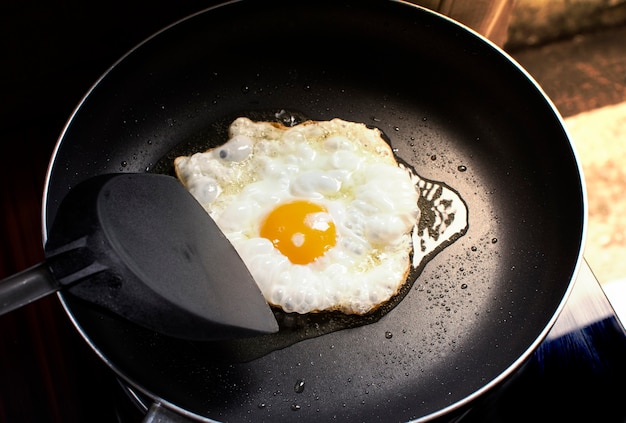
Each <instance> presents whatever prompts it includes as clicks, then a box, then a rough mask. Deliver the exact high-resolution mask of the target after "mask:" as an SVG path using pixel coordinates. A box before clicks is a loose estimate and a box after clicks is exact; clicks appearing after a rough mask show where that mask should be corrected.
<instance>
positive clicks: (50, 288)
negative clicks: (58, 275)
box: [0, 263, 61, 315]
mask: <svg viewBox="0 0 626 423" xmlns="http://www.w3.org/2000/svg"><path fill="white" fill-rule="evenodd" d="M60 287H61V286H60V285H59V283H58V282H57V281H56V280H55V279H54V277H52V274H51V273H50V269H49V268H48V265H47V264H46V263H39V264H37V265H35V266H33V267H30V268H28V269H26V270H23V271H21V272H19V273H16V274H15V275H12V276H9V277H8V278H6V279H3V280H2V281H0V315H3V314H5V313H8V312H10V311H13V310H15V309H17V308H20V307H22V306H25V305H27V304H30V303H32V302H33V301H36V300H38V299H40V298H42V297H45V296H46V295H49V294H52V293H53V292H56V291H58V290H59V288H60Z"/></svg>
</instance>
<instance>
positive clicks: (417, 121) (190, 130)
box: [44, 0, 585, 422]
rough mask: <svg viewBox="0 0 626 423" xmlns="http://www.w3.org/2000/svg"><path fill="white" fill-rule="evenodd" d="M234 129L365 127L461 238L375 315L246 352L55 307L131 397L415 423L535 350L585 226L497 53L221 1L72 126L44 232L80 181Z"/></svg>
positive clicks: (431, 33) (286, 417)
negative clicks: (278, 122) (374, 131)
mask: <svg viewBox="0 0 626 423" xmlns="http://www.w3.org/2000/svg"><path fill="white" fill-rule="evenodd" d="M339 3H341V4H339ZM240 115H246V116H249V117H252V118H255V119H281V118H284V117H285V116H288V117H294V118H295V119H296V120H299V119H306V118H310V119H317V120H323V119H330V118H333V117H340V118H343V119H346V120H352V121H357V122H364V123H367V124H369V125H374V126H377V127H378V128H380V129H381V130H382V131H383V132H384V133H385V134H386V136H387V137H388V138H389V141H390V143H391V145H392V147H393V148H394V149H395V151H396V152H397V155H398V156H399V157H400V158H401V159H402V160H404V161H405V162H407V163H409V164H410V165H411V166H413V167H414V168H415V169H416V170H417V172H418V173H419V174H420V175H421V176H422V177H425V178H428V179H432V180H435V181H441V182H444V183H446V184H447V185H449V186H451V187H453V188H454V189H456V190H457V191H458V192H459V193H460V195H461V196H462V197H463V199H464V200H465V201H466V203H467V206H468V210H469V229H468V231H467V233H466V234H465V235H464V236H463V237H462V238H460V239H459V240H457V241H456V242H455V243H454V244H452V245H451V246H449V247H448V248H446V249H445V250H444V251H443V252H442V253H440V254H438V255H437V256H435V257H434V258H433V259H432V260H431V261H430V262H428V263H427V265H426V266H425V267H424V268H423V269H420V270H421V272H420V274H419V276H418V277H417V279H416V280H415V281H410V283H412V285H410V287H411V289H410V290H409V291H408V293H406V296H405V297H404V298H403V299H402V301H400V302H399V303H398V304H397V306H396V307H395V308H393V309H392V310H390V311H388V312H386V313H384V314H381V315H379V316H375V318H373V319H371V320H369V321H366V322H361V323H356V324H355V323H354V322H353V321H348V322H342V321H340V320H336V319H340V318H339V317H337V316H335V315H331V316H326V317H319V316H318V317H316V318H315V319H313V318H311V319H308V318H307V317H306V316H305V317H301V318H294V317H293V316H282V318H283V320H282V324H283V329H282V330H281V331H282V333H283V335H285V334H286V335H285V336H284V337H282V338H271V339H269V338H267V339H265V338H264V339H262V342H259V343H256V344H239V343H237V342H234V343H191V342H186V341H179V340H175V339H172V338H168V337H165V336H161V335H158V334H156V333H152V332H150V331H147V330H144V329H140V328H138V327H135V326H133V325H132V324H129V323H126V322H124V321H120V320H118V319H116V318H114V317H111V316H109V315H106V314H103V313H101V312H99V311H96V310H93V309H92V308H89V307H86V306H85V305H84V304H82V303H81V302H80V301H78V300H76V299H74V298H71V297H69V296H66V295H63V294H60V297H61V301H62V302H63V305H64V306H65V308H66V310H67V312H68V314H69V316H70V318H71V319H72V320H73V321H74V323H75V324H76V326H77V328H78V329H79V331H80V332H81V333H82V335H83V336H84V338H85V340H86V341H87V342H88V343H89V344H90V345H91V346H92V347H93V348H94V350H96V351H97V352H98V354H99V355H100V356H101V357H102V358H103V360H105V361H106V362H107V364H108V365H109V366H110V367H111V368H112V369H113V370H115V371H116V372H117V374H118V375H119V376H120V377H121V378H123V379H124V380H125V381H126V382H127V383H128V384H129V385H131V386H133V387H134V388H135V389H136V390H138V391H140V392H141V393H142V394H144V395H146V396H148V397H149V398H151V399H152V400H154V401H155V402H162V403H164V404H165V405H166V406H167V407H170V408H172V409H174V410H175V411H177V412H179V413H182V414H186V415H188V416H192V417H194V418H197V419H203V418H204V419H212V420H217V421H254V422H257V421H293V420H295V419H298V421H316V422H317V421H330V420H333V419H336V420H338V421H368V422H369V421H374V422H376V421H381V422H392V421H408V420H428V419H431V418H435V417H438V416H440V415H442V414H445V413H449V412H452V411H454V410H457V409H460V408H462V407H463V406H465V405H466V404H469V403H470V402H471V401H472V400H473V399H475V398H477V397H479V396H480V395H481V394H482V393H484V392H485V391H486V390H488V389H490V388H492V387H493V386H494V385H496V384H497V383H499V382H501V381H503V380H504V379H505V378H506V377H507V376H509V375H510V374H511V373H512V372H513V370H514V369H516V368H517V367H518V366H520V365H521V364H522V363H523V362H524V361H525V359H526V358H527V357H528V356H529V355H530V354H531V352H532V351H533V350H534V348H535V347H536V346H537V345H538V343H539V342H540V341H541V340H542V338H543V337H544V336H545V334H546V333H547V331H548V330H549V328H550V326H551V325H552V324H553V322H554V321H555V319H556V316H557V314H558V312H559V310H560V308H561V307H562V305H563V303H564V300H565V298H566V296H567V294H568V292H569V287H570V284H571V281H572V279H573V278H574V276H575V274H576V271H577V268H578V263H579V261H580V260H581V251H582V239H583V233H584V225H585V223H584V222H585V204H584V192H583V187H582V182H581V175H580V172H579V167H578V165H577V162H576V159H575V156H574V153H573V151H572V147H571V144H570V142H569V140H568V137H567V134H566V132H565V130H564V128H563V123H562V121H561V119H560V118H559V116H558V114H557V112H556V111H555V109H554V107H553V106H552V105H551V103H550V102H549V100H547V99H546V97H545V95H544V93H543V92H542V91H541V90H540V89H539V88H538V87H537V85H536V84H535V83H534V82H533V81H532V80H531V79H530V78H529V76H528V75H527V74H526V73H525V72H524V71H523V70H522V69H520V67H519V66H517V65H516V64H515V63H513V61H512V60H511V59H510V58H508V57H507V56H506V55H504V54H503V53H502V52H501V51H500V50H499V49H497V48H496V47H494V46H493V45H491V44H490V43H489V42H487V41H485V40H484V39H482V38H481V37H479V36H477V35H476V34H474V33H472V32H471V31H469V30H467V29H465V28H463V27H461V26H460V25H457V24H455V23H453V22H451V21H449V20H447V19H445V18H442V17H440V16H438V15H435V14H433V13H431V12H427V11H426V10H423V9H420V8H418V7H415V6H412V5H409V4H404V3H401V2H392V1H363V0H355V1H344V2H336V1H320V0H318V1H315V2H294V1H281V0H278V1H263V2H261V1H242V2H232V3H228V4H226V5H225V6H221V7H218V8H213V9H209V10H207V11H205V12H203V13H200V14H197V15H195V16H192V17H190V18H188V19H186V20H183V21H182V22H179V23H177V24H176V25H174V26H171V27H169V28H167V29H166V30H164V31H162V32H160V33H159V34H157V35H155V36H154V37H152V38H150V39H149V40H147V41H146V42H144V43H143V44H142V45H140V46H139V47H137V48H136V49H134V50H133V51H131V52H130V53H129V54H128V55H127V56H126V57H124V58H123V59H122V60H121V61H120V62H118V63H117V64H116V65H115V66H114V67H112V68H111V69H110V70H109V71H108V72H107V74H106V75H104V77H103V78H102V79H101V80H100V81H98V83H97V84H96V85H95V86H94V88H93V89H92V90H91V91H90V92H89V93H88V95H87V96H86V97H85V98H84V100H83V101H82V103H81V104H80V105H79V107H78V108H77V110H76V112H75V113H74V115H73V116H72V117H71V119H70V121H69V123H68V125H67V127H66V129H65V131H64V132H63V134H62V136H61V138H60V140H59V143H58V146H57V149H56V151H55V153H54V156H53V159H52V163H51V167H50V171H49V177H48V180H47V190H46V199H45V205H44V214H45V223H46V226H49V225H50V224H51V222H52V221H53V219H54V217H55V213H56V210H57V206H58V204H59V202H60V200H61V199H62V198H63V197H64V196H65V195H66V194H67V192H68V190H69V189H70V188H71V187H72V186H74V185H75V184H77V183H78V182H80V181H81V180H84V179H86V178H88V177H91V176H94V175H98V174H102V173H110V172H159V173H170V172H171V171H172V169H171V160H172V159H173V157H174V156H176V155H178V154H186V153H189V152H192V151H197V150H202V149H204V148H207V147H209V146H213V145H216V144H219V143H221V142H224V141H225V136H226V128H227V125H228V124H229V123H230V121H231V120H232V119H233V118H235V117H237V116H240ZM277 116H278V117H277ZM316 319H317V320H316ZM338 321H339V323H337V322H338ZM315 323H317V325H316V324H315ZM319 328H322V329H319ZM318 335H319V336H318ZM301 388H303V389H301Z"/></svg>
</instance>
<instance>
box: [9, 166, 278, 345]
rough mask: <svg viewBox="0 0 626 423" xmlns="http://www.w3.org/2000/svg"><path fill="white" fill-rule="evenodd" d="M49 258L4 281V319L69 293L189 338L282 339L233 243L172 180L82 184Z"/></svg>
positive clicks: (109, 179) (148, 177)
mask: <svg viewBox="0 0 626 423" xmlns="http://www.w3.org/2000/svg"><path fill="white" fill-rule="evenodd" d="M45 255H46V261H45V262H44V263H41V264H39V265H37V266H35V267H32V268H30V269H27V270H25V271H23V272H21V273H19V274H17V275H14V276H11V277H9V278H7V279H5V280H3V281H0V314H3V313H6V312H8V311H11V310H13V309H15V308H18V307H21V306H23V305H26V304H28V303H30V302H32V301H34V300H37V299H39V298H41V297H43V296H45V295H48V294H51V293H53V292H56V291H58V290H59V289H63V290H64V292H67V293H69V294H71V295H74V296H76V297H79V298H81V299H83V300H85V301H88V302H90V303H92V304H94V305H96V306H98V307H101V308H104V309H107V310H109V311H111V312H113V313H115V314H117V315H119V316H121V317H123V318H125V319H128V320H130V321H132V322H134V323H137V324H139V325H141V326H144V327H147V328H149V329H152V330H155V331H157V332H160V333H163V334H166V335H170V336H174V337H178V338H183V339H191V340H214V339H225V338H235V337H244V336H253V335H259V334H266V333H273V332H276V331H277V330H278V325H277V323H276V320H275V318H274V315H273V313H272V311H271V309H270V308H269V306H268V304H267V303H266V301H265V299H264V298H263V295H262V294H261V291H260V290H259V288H258V287H257V285H256V283H255V282H254V280H253V279H252V276H251V275H250V273H249V271H248V269H247V267H246V266H245V264H244V263H243V261H242V260H241V258H240V257H239V255H238V253H237V252H236V251H235V249H234V247H233V246H232V244H231V243H230V242H229V241H228V239H226V237H225V236H224V234H223V233H222V232H221V231H220V229H219V228H218V227H217V225H216V224H215V222H214V221H213V219H211V217H210V216H209V215H208V214H207V213H206V212H205V211H204V209H203V208H202V206H200V204H199V203H198V202H197V201H196V200H195V199H194V198H193V196H192V195H191V194H190V193H189V192H187V190H186V189H185V188H184V187H183V186H182V184H180V182H178V181H177V180H176V179H175V178H173V177H170V176H165V175H155V174H147V173H142V174H113V175H102V176H97V177H95V178H92V179H89V180H87V181H85V182H82V183H80V184H78V185H77V186H76V187H74V188H73V189H71V190H70V192H69V194H68V195H67V196H66V198H65V199H64V200H63V202H62V203H61V205H60V206H59V209H58V211H57V216H56V218H55V220H54V223H53V225H52V227H51V228H50V230H49V231H48V240H47V242H46V245H45Z"/></svg>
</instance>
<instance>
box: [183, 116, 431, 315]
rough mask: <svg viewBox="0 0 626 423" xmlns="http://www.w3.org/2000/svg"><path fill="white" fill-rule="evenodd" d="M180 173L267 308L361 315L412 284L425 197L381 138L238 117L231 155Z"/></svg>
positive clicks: (358, 129)
mask: <svg viewBox="0 0 626 423" xmlns="http://www.w3.org/2000/svg"><path fill="white" fill-rule="evenodd" d="M174 166H175V171H176V175H177V177H178V178H179V179H180V181H181V182H182V183H183V184H184V185H185V187H186V188H187V189H188V190H189V191H190V192H191V194H192V195H193V196H194V197H195V198H196V199H197V200H198V201H199V203H200V204H201V205H202V206H203V207H204V208H205V210H206V211H207V212H208V213H209V214H210V215H211V217H212V218H213V219H214V220H215V222H216V223H217V225H218V226H219V227H220V229H221V230H222V232H223V233H224V234H225V236H226V237H227V238H228V239H229V240H230V241H231V243H232V244H233V246H234V247H235V249H236V250H237V251H238V253H239V255H240V256H241V258H242V259H243V261H244V262H245V263H246V265H247V267H248V269H249V270H250V273H251V274H252V276H253V278H254V279H255V280H256V282H257V284H258V285H259V288H260V290H261V291H262V293H263V295H264V296H265V299H266V300H267V302H268V303H269V304H271V305H273V306H276V307H280V308H282V309H283V310H284V311H285V312H296V313H311V312H320V311H333V310H339V311H342V312H344V313H347V314H359V315H362V314H367V313H369V312H371V311H373V310H375V309H376V308H378V307H379V306H380V305H381V304H384V303H385V302H386V301H388V300H389V299H390V298H391V297H393V296H394V295H395V294H396V293H397V292H398V290H399V289H400V288H401V287H402V285H403V284H404V283H405V281H406V278H407V274H408V272H409V269H410V267H411V255H412V251H413V245H414V242H415V239H414V238H415V228H416V222H417V221H418V219H419V216H420V209H419V207H418V199H419V196H420V190H419V189H418V186H417V185H416V181H415V179H414V178H415V175H412V174H411V172H410V171H409V170H408V169H407V168H405V167H402V166H399V165H398V162H397V161H396V159H395V158H394V155H393V152H392V150H391V148H390V146H389V144H387V143H386V142H385V141H384V139H383V138H382V134H381V132H380V131H379V130H378V129H375V128H369V127H367V126H366V125H365V124H362V123H355V122H347V121H344V120H341V119H333V120H330V121H307V122H304V123H301V124H298V125H295V126H291V127H286V126H283V125H282V124H279V123H276V122H254V121H252V120H250V119H248V118H245V117H241V118H238V119H236V120H235V121H234V122H233V123H232V124H231V126H230V128H229V139H228V141H227V142H226V143H225V144H224V145H221V146H219V147H217V148H213V149H210V150H208V151H205V152H201V153H196V154H193V155H191V156H180V157H177V158H176V159H175V162H174Z"/></svg>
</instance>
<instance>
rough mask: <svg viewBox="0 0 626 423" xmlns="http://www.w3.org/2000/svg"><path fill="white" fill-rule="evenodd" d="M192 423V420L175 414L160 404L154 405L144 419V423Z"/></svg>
mask: <svg viewBox="0 0 626 423" xmlns="http://www.w3.org/2000/svg"><path fill="white" fill-rule="evenodd" d="M192 421H193V420H191V419H190V418H188V417H185V416H183V415H182V414H178V413H175V412H174V411H172V410H169V409H167V408H165V407H164V406H162V405H161V404H158V403H154V404H152V406H151V407H150V408H149V409H148V413H147V414H146V416H145V417H144V419H143V423H191V422H192Z"/></svg>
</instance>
